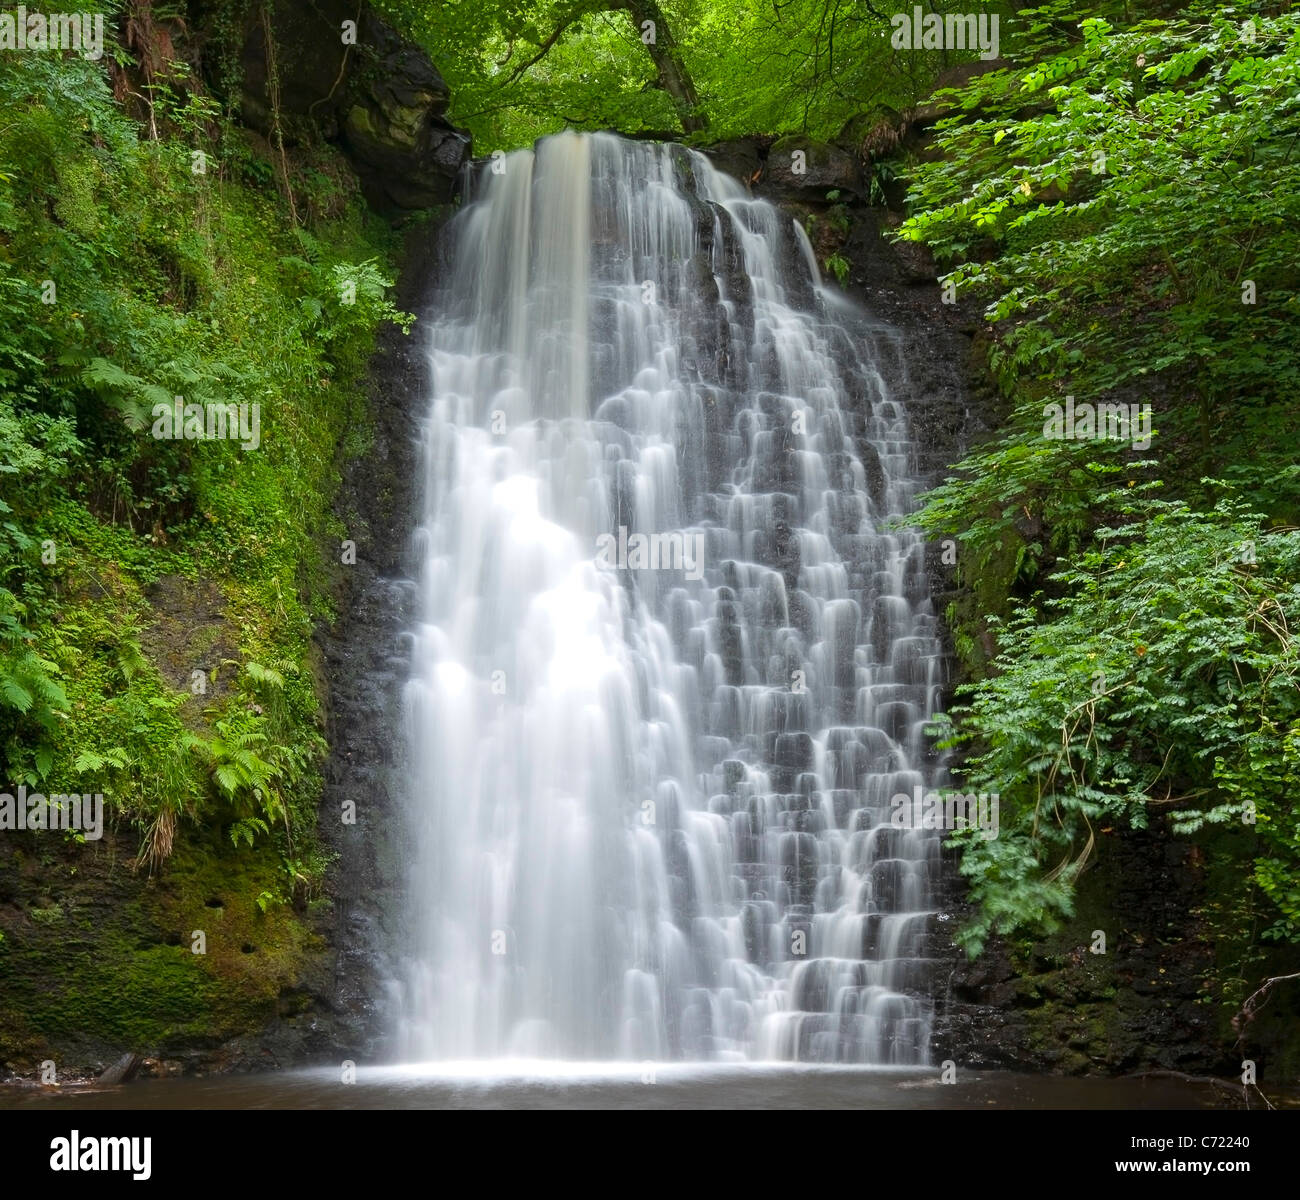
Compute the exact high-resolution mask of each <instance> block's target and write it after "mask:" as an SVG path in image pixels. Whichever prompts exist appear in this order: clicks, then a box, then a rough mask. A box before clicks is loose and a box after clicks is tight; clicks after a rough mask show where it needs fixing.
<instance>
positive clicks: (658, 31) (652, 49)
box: [623, 0, 709, 133]
mask: <svg viewBox="0 0 1300 1200" xmlns="http://www.w3.org/2000/svg"><path fill="white" fill-rule="evenodd" d="M623 7H625V8H626V9H627V11H628V12H629V13H630V14H631V16H632V23H633V24H634V25H635V26H636V32H637V34H638V35H639V36H640V37H641V39H642V41H643V42H645V48H646V50H647V51H649V54H650V57H651V58H652V59H653V60H654V64H655V68H656V70H657V71H658V72H659V86H660V87H661V88H663V90H664V91H665V92H667V93H668V95H669V96H670V97H671V99H672V102H673V107H674V108H675V109H676V110H677V119H678V120H679V121H681V123H682V129H683V130H684V131H685V132H686V133H700V132H701V131H703V130H705V129H708V127H709V118H708V117H707V116H706V115H705V113H704V110H703V109H701V108H700V98H699V96H698V95H697V94H696V91H695V82H694V80H692V79H691V75H690V72H689V71H687V69H686V64H685V63H684V62H683V61H682V56H681V51H679V50H678V48H677V42H676V40H675V39H674V38H673V35H672V30H670V29H669V28H668V22H667V20H666V19H665V17H664V13H663V9H661V8H660V7H659V3H658V0H624V3H623ZM646 22H649V23H650V24H651V26H652V27H653V29H652V31H650V30H647V29H646ZM647 37H650V38H651V40H650V41H646V40H645V39H646V38H647Z"/></svg>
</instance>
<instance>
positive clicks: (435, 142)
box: [240, 0, 470, 212]
mask: <svg viewBox="0 0 1300 1200" xmlns="http://www.w3.org/2000/svg"><path fill="white" fill-rule="evenodd" d="M357 16H358V9H357V6H356V5H355V4H353V3H352V2H351V0H317V2H315V3H313V4H310V5H304V4H301V3H297V2H295V0H278V2H277V3H275V4H274V5H273V6H272V11H271V20H270V24H271V32H272V40H273V49H274V54H273V55H271V56H268V54H267V38H266V29H265V26H264V24H263V22H262V21H261V19H260V18H257V17H256V15H255V17H254V18H252V19H250V21H249V24H248V28H247V32H246V36H245V41H244V49H243V55H242V59H241V66H242V70H243V81H242V88H241V96H240V100H241V112H242V116H243V119H244V121H245V122H246V123H248V124H249V125H251V126H253V127H254V128H255V129H257V130H258V131H259V132H261V133H263V134H269V133H270V132H271V129H272V124H273V120H274V114H273V111H272V109H273V105H272V82H273V81H274V82H275V83H276V84H277V85H278V89H277V90H278V96H279V106H280V128H281V131H282V133H283V135H284V138H285V140H286V141H293V140H296V139H297V138H299V137H301V136H304V135H305V133H306V131H307V129H308V127H309V126H310V127H314V128H315V130H317V131H319V133H321V134H322V135H323V136H325V137H326V138H328V139H330V140H332V141H337V142H338V143H339V144H340V145H341V147H342V148H343V150H344V151H345V152H346V153H347V155H348V157H349V158H350V159H351V161H352V164H353V166H354V168H355V169H356V172H357V174H358V176H359V177H360V179H361V183H362V187H363V189H364V191H365V194H366V198H367V200H369V202H370V203H371V205H372V206H373V207H375V208H376V209H378V210H379V211H381V212H399V211H404V210H410V209H422V208H431V207H433V206H434V205H438V204H446V203H447V202H449V201H450V200H451V198H452V194H453V192H454V190H455V186H456V177H457V175H458V173H459V171H460V168H461V166H462V165H463V164H464V163H465V162H466V160H467V159H468V158H469V156H470V136H469V134H468V133H466V132H465V131H464V130H462V129H457V128H456V127H455V126H453V125H451V124H450V123H448V122H447V121H446V120H445V119H444V114H445V113H446V111H447V106H448V104H449V102H450V97H449V93H448V90H447V85H446V83H445V82H444V81H443V78H442V76H441V75H440V74H439V73H438V70H437V68H436V67H435V66H434V65H433V63H432V62H431V61H430V60H429V57H428V55H427V54H425V52H424V51H423V50H421V49H420V48H419V47H417V46H413V45H411V44H410V43H409V42H405V41H403V40H402V39H401V38H400V37H399V36H398V35H397V34H396V33H395V32H394V31H393V30H392V28H391V27H390V26H389V25H387V24H386V23H385V22H384V21H382V20H381V19H380V18H379V17H377V16H376V15H375V14H374V13H372V12H371V11H370V10H369V9H368V8H366V7H365V6H364V5H363V6H362V7H361V10H360V17H361V19H360V22H359V23H357ZM354 23H357V28H356V34H355V44H348V43H347V42H345V41H344V38H345V36H347V37H349V38H351V37H352V34H351V32H350V30H349V28H348V27H349V26H350V25H351V24H354ZM345 31H346V32H345Z"/></svg>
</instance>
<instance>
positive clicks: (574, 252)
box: [395, 133, 944, 1065]
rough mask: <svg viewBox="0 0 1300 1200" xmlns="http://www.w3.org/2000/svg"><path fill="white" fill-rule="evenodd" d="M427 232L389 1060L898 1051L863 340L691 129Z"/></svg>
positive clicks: (878, 384)
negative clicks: (444, 259)
mask: <svg viewBox="0 0 1300 1200" xmlns="http://www.w3.org/2000/svg"><path fill="white" fill-rule="evenodd" d="M472 192H473V194H472V195H470V196H469V197H468V198H467V199H468V202H467V203H466V205H465V206H464V207H463V209H462V210H461V211H460V212H459V213H458V214H457V216H456V217H455V218H454V220H453V221H452V222H451V223H450V225H449V227H448V228H447V230H446V234H445V235H446V236H447V237H448V239H449V242H448V244H449V246H450V263H449V267H448V270H447V271H445V272H444V273H443V277H442V279H441V280H440V284H439V293H438V296H437V299H436V303H435V306H434V309H433V312H432V314H431V320H432V325H433V330H432V334H431V347H430V359H431V377H432V399H431V402H430V405H429V408H428V411H427V414H423V423H422V425H421V431H422V439H423V441H422V464H423V480H422V484H423V503H424V509H423V513H422V517H421V524H420V527H419V529H418V532H417V550H418V555H419V558H420V561H421V563H422V573H421V577H420V580H419V595H418V605H419V617H418V623H417V624H416V626H415V627H414V629H413V634H412V637H413V650H412V670H411V678H410V681H409V683H408V684H407V686H406V692H405V697H404V702H405V713H406V721H407V727H406V731H405V732H406V737H407V745H408V750H407V757H408V760H409V767H410V780H411V785H410V798H409V817H410V827H409V830H408V831H407V836H406V850H407V854H408V855H409V864H410V891H409V917H408V919H407V923H406V928H405V930H404V935H405V937H406V944H405V947H404V955H405V957H404V959H403V967H402V971H401V978H400V979H399V980H398V982H397V984H396V985H395V986H396V990H397V1004H398V1007H399V1010H400V1029H399V1041H400V1050H401V1053H402V1054H403V1055H404V1056H405V1057H406V1058H407V1059H408V1060H411V1061H424V1060H435V1059H437V1060H441V1059H491V1058H516V1057H523V1058H549V1059H571V1060H597V1059H631V1060H656V1061H659V1060H670V1059H691V1060H704V1059H709V1060H724V1061H725V1060H729V1061H741V1060H747V1059H754V1060H781V1059H786V1060H795V1059H798V1060H811V1061H819V1062H859V1063H873V1064H897V1065H922V1064H925V1063H926V1062H927V1061H928V1059H927V1056H928V1052H929V1047H928V1043H929V1032H930V1022H931V1004H930V1001H929V996H928V993H929V980H928V972H927V959H926V955H925V946H926V942H927V934H928V930H929V928H930V920H931V918H932V917H933V916H934V914H933V913H932V912H931V911H930V910H929V907H928V906H929V904H930V903H931V881H932V877H933V875H934V872H935V870H936V867H937V863H938V853H939V840H938V834H937V833H936V832H935V831H933V830H923V829H913V828H905V827H899V826H898V825H895V824H894V823H893V818H892V814H893V812H894V811H895V810H894V807H893V806H891V798H892V797H894V796H895V795H897V794H900V793H902V794H906V795H907V796H908V797H909V798H910V797H911V796H912V794H913V791H914V788H916V787H918V786H920V787H922V788H929V787H931V786H933V785H934V784H936V782H938V781H939V779H940V777H941V776H942V773H943V770H942V763H941V757H940V755H939V754H938V753H937V752H936V751H935V750H934V748H933V746H932V744H931V740H930V739H929V738H928V736H927V733H926V724H927V719H928V718H930V717H931V716H932V715H933V714H934V713H935V712H936V711H937V708H938V705H939V701H940V693H941V690H942V685H943V682H944V679H943V671H944V661H943V657H942V653H941V647H940V642H939V638H938V632H937V621H936V617H935V614H934V610H933V604H932V601H931V599H930V595H929V585H928V578H927V572H926V564H925V554H924V546H923V544H922V542H921V540H920V538H919V536H918V535H917V534H916V533H915V532H914V531H912V530H910V529H908V528H906V526H905V522H904V521H903V520H902V518H905V516H906V514H907V513H909V512H910V511H911V510H912V508H913V506H914V498H915V495H916V493H917V491H918V490H919V483H918V479H917V474H918V472H917V468H916V453H915V445H914V443H913V441H912V440H911V435H910V432H909V426H908V420H907V414H906V412H905V409H904V405H903V403H902V402H901V401H900V399H899V398H898V397H896V396H894V395H892V394H891V389H890V387H889V386H888V384H887V382H886V373H885V372H883V371H882V366H881V364H882V363H883V362H885V361H886V360H887V359H890V358H891V357H892V359H893V360H897V359H898V356H899V344H898V338H897V336H896V335H895V334H894V333H893V332H892V331H891V330H889V329H887V328H885V327H883V326H881V325H879V324H878V323H875V322H873V321H871V320H869V319H868V318H867V317H866V315H865V314H863V313H862V312H860V311H858V310H857V309H856V308H855V307H854V306H852V305H851V304H850V303H849V302H847V301H846V300H844V299H843V298H842V297H838V296H837V295H836V294H835V293H833V292H832V291H830V290H829V289H824V288H823V287H822V286H821V283H820V278H819V276H818V272H817V266H816V262H815V258H814V255H813V252H812V248H811V246H810V245H809V242H808V239H807V237H806V235H805V234H804V232H803V230H802V229H800V228H799V227H798V225H797V224H796V223H795V222H794V221H793V220H792V219H791V218H790V217H789V216H787V215H783V214H782V213H781V212H780V211H779V210H778V209H776V208H775V207H773V206H772V205H770V204H768V203H766V202H764V201H760V200H755V199H753V198H751V197H750V196H749V195H748V194H747V192H746V191H745V189H744V188H743V187H742V186H741V185H740V184H738V183H736V182H735V181H734V180H732V179H730V178H729V177H727V176H724V175H722V174H721V173H719V172H718V171H716V170H715V169H714V168H713V167H712V166H711V164H710V163H709V162H708V160H707V159H706V158H704V157H703V156H702V155H700V154H698V153H696V152H694V151H690V150H687V149H685V148H683V147H680V146H674V145H661V144H651V143H637V142H630V141H626V140H624V139H621V138H618V137H615V136H613V135H609V134H595V135H585V134H576V133H564V134H560V135H557V136H555V137H550V138H546V139H544V140H543V141H541V142H539V143H538V145H537V147H536V148H535V150H533V151H520V152H517V153H514V154H511V155H509V156H506V157H504V158H502V159H499V160H497V161H496V162H495V163H494V164H492V165H491V166H490V167H489V168H485V169H483V170H482V171H480V173H479V174H478V176H477V177H476V179H475V181H474V184H473V188H472Z"/></svg>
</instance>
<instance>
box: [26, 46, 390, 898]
mask: <svg viewBox="0 0 1300 1200" xmlns="http://www.w3.org/2000/svg"><path fill="white" fill-rule="evenodd" d="M110 55H116V56H117V60H116V61H115V62H114V63H113V64H112V67H111V68H110V69H106V64H104V63H94V62H89V61H86V60H84V59H83V58H81V57H80V56H78V55H57V54H37V53H32V54H5V55H3V56H0V113H3V117H0V780H3V781H4V782H5V784H6V785H17V784H25V785H27V786H29V787H31V788H32V789H37V788H39V789H41V790H43V791H47V792H48V791H77V792H103V794H104V796H105V799H106V804H107V807H108V812H109V815H110V820H111V821H113V822H115V823H116V824H117V825H118V827H119V828H123V827H133V828H134V829H135V830H136V831H137V834H138V838H139V847H140V849H139V862H140V863H141V864H142V865H144V866H146V867H148V868H150V869H153V868H157V867H158V866H159V864H161V863H163V862H164V860H166V858H167V857H168V855H169V853H170V851H171V849H172V847H173V845H174V843H175V839H176V838H177V837H178V836H180V835H181V833H182V830H183V827H184V825H185V823H186V822H190V823H194V824H198V825H211V824H219V825H220V826H221V828H222V829H223V830H224V836H225V837H226V839H227V840H228V841H229V842H231V843H233V844H235V845H237V846H243V847H248V846H249V845H253V844H259V845H260V844H263V843H266V844H270V845H273V846H274V847H275V848H276V849H277V850H278V852H279V854H280V856H281V859H282V862H283V871H282V879H283V888H282V890H281V892H280V894H279V896H278V897H277V898H279V899H286V900H287V899H289V898H291V897H293V896H295V895H298V896H300V895H301V894H303V893H304V892H306V893H310V892H311V891H313V890H314V889H316V888H318V887H319V883H320V879H321V873H322V870H323V866H324V863H323V859H322V855H321V852H320V851H319V849H318V845H317V841H316V838H315V804H316V801H317V798H318V795H319V788H320V771H319V764H320V760H321V754H322V751H323V749H324V741H323V739H322V737H321V734H320V708H319V703H318V694H317V693H318V682H319V681H318V680H317V679H316V678H315V677H314V672H313V666H312V660H311V652H310V641H311V636H312V630H313V628H314V626H315V624H316V623H317V622H319V621H320V620H321V619H322V618H325V617H327V616H328V615H329V613H330V606H329V598H328V597H329V585H330V571H331V567H332V565H333V564H337V563H338V562H339V542H340V540H341V539H343V538H344V537H345V536H346V531H344V530H342V529H341V528H339V527H338V526H337V521H336V520H335V518H333V517H332V515H331V513H330V507H329V506H330V499H331V497H332V495H333V493H334V490H335V485H336V483H337V479H338V473H339V470H340V465H341V462H342V457H343V455H344V454H345V453H348V454H356V453H358V452H359V451H360V450H361V449H363V448H364V438H365V430H366V428H367V418H366V410H365V405H364V397H363V390H362V388H361V386H360V384H361V381H362V377H363V372H364V369H365V364H366V361H367V358H368V356H369V353H370V350H371V347H372V344H373V338H374V333H375V330H376V328H377V327H378V325H379V324H380V323H381V322H383V321H386V320H396V321H398V322H399V323H402V324H404V325H407V326H409V318H408V317H406V315H405V314H400V313H398V312H397V311H396V309H394V307H393V306H392V304H391V303H390V302H389V300H388V299H387V296H388V288H389V286H390V283H391V272H392V264H393V257H394V253H395V243H394V235H393V234H392V232H391V231H390V230H389V228H388V227H387V226H386V225H383V224H381V223H379V222H377V221H376V220H375V219H374V218H372V217H370V216H369V215H368V214H367V210H366V209H365V207H364V205H363V204H362V202H361V200H360V197H359V195H358V193H357V188H356V184H355V181H354V179H353V177H352V175H351V173H350V171H349V170H348V168H347V167H346V165H344V164H342V163H341V161H340V160H338V159H337V158H336V156H335V153H334V152H333V151H332V150H330V149H329V148H328V147H326V146H324V145H320V146H315V147H305V148H303V149H302V150H301V151H300V152H299V153H298V154H297V157H296V160H295V163H294V174H293V176H292V177H291V178H290V181H289V182H290V187H292V188H294V189H296V190H298V191H299V192H300V201H299V203H298V204H297V205H296V206H295V207H294V211H295V212H296V213H297V215H298V219H294V217H293V216H291V215H290V211H289V209H288V206H287V204H286V198H285V194H284V190H283V188H282V186H281V185H280V182H279V179H278V176H277V167H276V166H274V165H273V164H272V162H271V161H270V149H269V147H268V146H267V145H266V144H265V143H261V142H259V141H258V139H256V137H255V135H251V134H249V133H247V132H246V131H244V130H242V129H241V128H240V127H239V126H238V124H237V123H235V122H234V121H233V120H232V119H231V118H230V114H229V113H223V112H221V111H220V109H219V106H218V105H217V104H216V103H215V102H214V101H213V100H212V99H211V98H209V97H208V96H207V95H205V94H204V91H203V89H202V88H201V87H200V86H198V85H197V84H195V83H194V81H193V80H192V79H190V78H189V73H188V72H187V71H186V69H185V68H184V64H172V66H173V68H174V69H173V71H172V74H171V76H170V80H169V82H168V83H167V84H166V85H159V86H155V87H152V88H151V89H150V96H149V120H148V121H144V122H142V121H139V120H136V119H133V117H132V116H131V115H130V114H129V113H128V112H127V111H126V110H125V109H124V108H123V106H122V104H120V103H119V102H118V100H117V99H115V97H114V94H113V90H112V86H111V82H112V81H113V80H118V81H119V82H120V81H121V80H122V79H124V78H127V77H126V76H125V75H123V74H122V72H123V71H124V70H126V69H128V68H129V66H130V63H129V61H128V60H126V59H125V57H124V55H123V52H121V51H120V50H117V51H114V50H111V49H110ZM177 397H181V398H182V400H183V403H184V404H186V405H191V404H198V405H205V406H206V405H211V404H220V405H227V406H230V405H233V406H241V405H244V406H249V407H248V408H246V409H245V411H246V412H252V411H253V406H256V411H257V413H258V414H259V418H260V420H259V424H260V429H259V437H258V439H257V444H256V446H255V447H254V445H253V443H252V442H251V441H250V442H248V443H247V444H241V442H240V441H239V440H232V439H231V438H230V437H227V438H225V439H222V440H218V439H207V438H204V439H202V440H200V439H194V438H191V439H188V440H187V439H184V438H180V439H171V438H165V437H164V438H160V437H156V436H154V433H155V421H156V415H157V412H158V411H161V410H156V409H155V406H158V405H162V406H168V407H170V406H171V405H173V404H174V403H175V402H176V398H177Z"/></svg>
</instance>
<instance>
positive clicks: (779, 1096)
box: [0, 1060, 1241, 1110]
mask: <svg viewBox="0 0 1300 1200" xmlns="http://www.w3.org/2000/svg"><path fill="white" fill-rule="evenodd" d="M342 1074H343V1073H342V1071H341V1070H340V1068H338V1067H322V1068H313V1069H309V1070H297V1071H275V1072H267V1073H265V1074H253V1075H222V1076H210V1077H206V1078H186V1079H144V1080H137V1081H134V1082H132V1083H129V1084H125V1085H120V1086H102V1085H99V1084H84V1085H77V1084H71V1085H65V1086H63V1087H60V1088H58V1089H54V1088H49V1087H39V1086H35V1085H9V1086H0V1108H8V1109H15V1108H20V1109H21V1108H67V1109H86V1110H103V1109H250V1108H251V1109H276V1108H280V1109H334V1108H341V1109H408V1108H409V1109H421V1108H432V1109H445V1108H466V1109H473V1108H479V1109H515V1108H518V1109H591V1108H600V1109H606V1108H613V1109H674V1108H680V1109H780V1110H786V1109H837V1108H846V1109H998V1108H1004V1109H1034V1108H1043V1109H1127V1110H1140V1109H1197V1108H1221V1107H1228V1108H1235V1107H1240V1105H1241V1096H1240V1092H1239V1091H1236V1092H1235V1094H1234V1092H1233V1091H1230V1090H1228V1089H1227V1088H1226V1087H1225V1086H1222V1085H1218V1086H1215V1085H1210V1084H1208V1083H1202V1082H1198V1081H1192V1080H1188V1079H1183V1078H1171V1077H1168V1076H1154V1077H1153V1076H1147V1077H1138V1078H1134V1077H1130V1078H1119V1079H1094V1078H1074V1077H1058V1076H1050V1075H1021V1074H1016V1073H1013V1072H997V1071H989V1072H974V1071H961V1072H959V1073H958V1077H957V1080H956V1081H955V1082H953V1083H947V1084H945V1083H943V1082H942V1080H941V1076H940V1072H939V1071H938V1069H931V1070H909V1071H898V1070H889V1069H881V1068H864V1067H837V1066H811V1065H809V1066H793V1065H791V1064H788V1063H773V1064H761V1063H760V1064H744V1065H735V1066H730V1065H721V1066H719V1065H701V1064H683V1063H580V1062H538V1061H527V1062H511V1061H503V1060H482V1061H476V1062H461V1063H453V1062H438V1063H415V1064H409V1065H403V1066H385V1067H358V1068H357V1069H356V1071H355V1079H354V1081H353V1082H351V1083H344V1082H343V1081H342Z"/></svg>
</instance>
